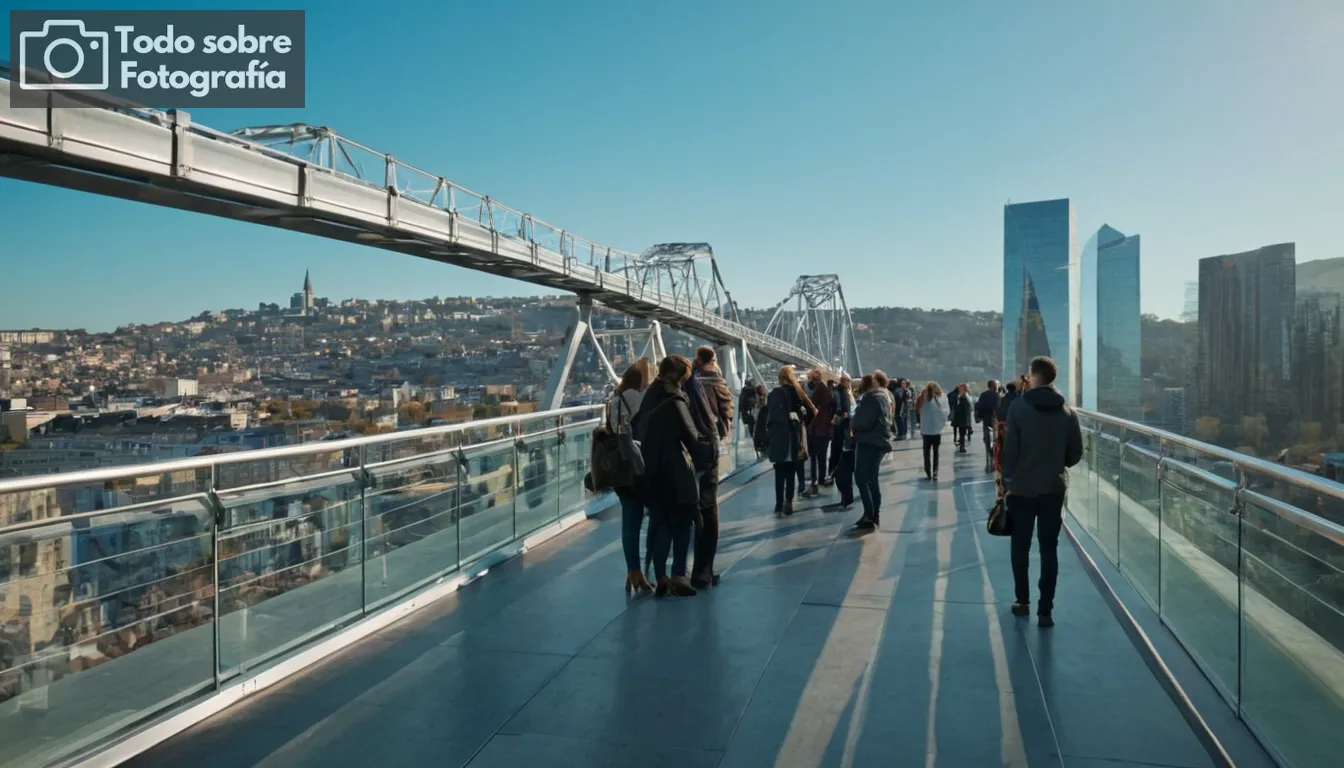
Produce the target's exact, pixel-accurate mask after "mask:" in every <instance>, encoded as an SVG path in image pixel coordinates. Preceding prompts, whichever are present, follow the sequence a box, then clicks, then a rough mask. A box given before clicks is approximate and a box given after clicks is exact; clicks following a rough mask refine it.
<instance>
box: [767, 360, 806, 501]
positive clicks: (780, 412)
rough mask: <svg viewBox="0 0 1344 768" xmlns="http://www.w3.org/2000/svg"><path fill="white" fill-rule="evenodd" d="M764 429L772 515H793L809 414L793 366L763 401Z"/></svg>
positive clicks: (784, 369)
mask: <svg viewBox="0 0 1344 768" xmlns="http://www.w3.org/2000/svg"><path fill="white" fill-rule="evenodd" d="M766 409H767V415H766V427H767V429H768V430H769V438H770V440H769V442H770V446H769V452H768V456H767V458H769V459H770V463H771V464H774V466H775V515H776V516H785V515H792V514H793V496H794V480H795V479H796V478H797V472H798V469H797V466H798V463H799V462H802V461H806V459H807V444H806V438H805V435H806V431H807V426H806V424H807V420H808V419H809V418H810V413H811V411H812V401H811V400H809V399H808V397H807V393H805V392H804V391H803V386H802V384H800V383H799V382H798V376H797V374H795V373H794V372H793V366H791V365H786V366H784V367H782V368H780V369H779V386H777V387H775V388H774V390H773V391H771V392H770V395H769V397H767V398H766Z"/></svg>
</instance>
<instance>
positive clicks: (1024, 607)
mask: <svg viewBox="0 0 1344 768" xmlns="http://www.w3.org/2000/svg"><path fill="white" fill-rule="evenodd" d="M1030 614H1031V604H1030V603H1013V615H1014V616H1028V615H1030Z"/></svg>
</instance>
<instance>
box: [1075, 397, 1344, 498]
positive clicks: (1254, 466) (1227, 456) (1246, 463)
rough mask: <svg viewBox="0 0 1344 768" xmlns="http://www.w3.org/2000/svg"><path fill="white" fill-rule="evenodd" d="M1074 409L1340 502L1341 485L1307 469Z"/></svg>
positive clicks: (1100, 420)
mask: <svg viewBox="0 0 1344 768" xmlns="http://www.w3.org/2000/svg"><path fill="white" fill-rule="evenodd" d="M1077 411H1078V413H1079V414H1080V415H1082V416H1086V417H1087V418H1089V419H1092V420H1093V421H1099V422H1101V423H1103V424H1109V425H1111V426H1113V427H1121V428H1123V429H1128V430H1132V431H1134V432H1139V433H1141V434H1144V435H1148V436H1150V437H1156V438H1159V439H1161V440H1165V441H1167V442H1170V443H1175V444H1176V445H1180V446H1182V447H1185V448H1189V449H1191V450H1194V451H1199V452H1200V453H1206V454H1210V455H1212V456H1215V457H1217V458H1219V459H1221V460H1223V461H1228V462H1231V463H1232V464H1234V465H1236V466H1238V467H1245V468H1247V469H1250V470H1252V471H1254V472H1258V473H1263V474H1265V475H1269V476H1270V477H1273V478H1274V479H1276V480H1282V481H1283V482H1285V483H1289V484H1291V485H1296V486H1301V487H1305V488H1308V489H1310V490H1312V491H1315V492H1317V493H1321V494H1324V495H1326V496H1330V497H1332V498H1334V499H1337V500H1339V501H1344V484H1340V483H1334V482H1331V481H1329V480H1326V479H1324V478H1321V477H1318V476H1317V475H1313V474H1311V473H1310V472H1303V471H1302V470H1300V469H1292V468H1291V467H1285V466H1283V465H1282V464H1275V463H1274V462H1272V461H1265V460H1264V459H1260V458H1256V457H1255V456H1247V455H1246V454H1244V453H1238V452H1236V451H1233V450H1231V449H1228V448H1222V447H1219V446H1217V445H1211V444H1209V443H1202V442H1200V441H1198V440H1195V439H1194V438H1190V437H1185V436H1183V435H1178V434H1176V433H1174V432H1167V431H1165V430H1161V429H1156V428H1154V427H1149V426H1146V425H1144V424H1140V423H1138V422H1136V421H1129V420H1128V419H1121V418H1117V417H1115V416H1108V415H1106V414H1104V413H1097V412H1096V411H1089V410H1085V409H1083V408H1078V409H1077ZM1308 514H1310V513H1308Z"/></svg>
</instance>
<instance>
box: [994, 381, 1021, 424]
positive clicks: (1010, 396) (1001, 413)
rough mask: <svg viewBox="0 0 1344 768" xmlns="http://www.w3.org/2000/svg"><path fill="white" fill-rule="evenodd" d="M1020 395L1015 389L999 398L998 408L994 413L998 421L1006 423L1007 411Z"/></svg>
mask: <svg viewBox="0 0 1344 768" xmlns="http://www.w3.org/2000/svg"><path fill="white" fill-rule="evenodd" d="M1021 394H1022V393H1021V392H1018V391H1017V390H1016V389H1014V390H1012V391H1010V392H1005V393H1004V395H1003V397H1001V398H999V407H998V408H997V409H996V410H995V411H994V416H995V418H997V419H998V420H999V421H1007V420H1008V409H1009V408H1011V407H1012V405H1013V401H1014V400H1016V399H1017V398H1018V397H1019V396H1021Z"/></svg>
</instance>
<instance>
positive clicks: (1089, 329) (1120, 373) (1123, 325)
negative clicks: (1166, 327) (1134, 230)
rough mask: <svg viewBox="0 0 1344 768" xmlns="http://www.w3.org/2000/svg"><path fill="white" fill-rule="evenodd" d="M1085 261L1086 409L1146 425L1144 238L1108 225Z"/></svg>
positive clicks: (1092, 243)
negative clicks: (1142, 382) (1143, 395)
mask: <svg viewBox="0 0 1344 768" xmlns="http://www.w3.org/2000/svg"><path fill="white" fill-rule="evenodd" d="M1080 261H1081V262H1082V263H1081V265H1080V266H1081V275H1082V278H1081V280H1080V283H1081V294H1080V296H1079V299H1078V307H1079V310H1080V311H1081V320H1080V323H1081V332H1080V333H1079V346H1080V349H1081V354H1080V358H1081V362H1080V365H1079V368H1080V369H1081V371H1082V374H1081V384H1082V398H1083V399H1082V405H1083V407H1084V408H1087V409H1090V410H1094V411H1100V412H1102V413H1109V414H1110V415H1112V416H1119V417H1120V418H1122V419H1130V420H1132V421H1141V420H1142V419H1143V408H1142V406H1141V405H1140V389H1139V382H1140V371H1139V356H1140V351H1141V347H1142V345H1141V344H1140V338H1141V334H1142V328H1141V324H1140V320H1139V236H1138V235H1129V236H1125V234H1124V233H1122V232H1120V231H1118V230H1116V229H1114V228H1112V227H1110V226H1108V225H1103V226H1102V228H1101V229H1099V230H1097V233H1096V234H1095V235H1093V236H1092V237H1091V238H1090V239H1088V241H1087V245H1085V246H1083V254H1082V258H1081V260H1080Z"/></svg>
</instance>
